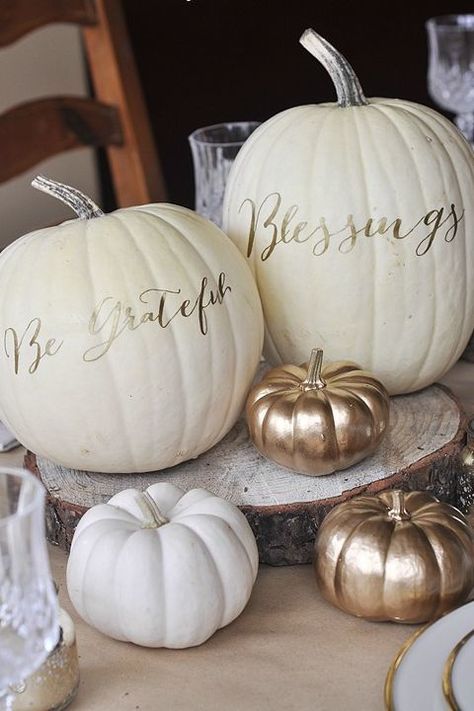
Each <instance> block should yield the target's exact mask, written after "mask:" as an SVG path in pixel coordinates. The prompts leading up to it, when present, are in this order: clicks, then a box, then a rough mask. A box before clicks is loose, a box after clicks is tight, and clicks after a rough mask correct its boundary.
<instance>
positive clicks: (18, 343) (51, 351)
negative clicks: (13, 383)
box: [3, 317, 63, 375]
mask: <svg viewBox="0 0 474 711" xmlns="http://www.w3.org/2000/svg"><path fill="white" fill-rule="evenodd" d="M41 328H42V323H41V319H40V318H37V317H36V318H32V319H31V321H30V322H29V323H28V325H27V327H26V328H25V330H24V331H23V333H22V335H21V336H20V337H19V336H18V332H17V330H16V329H15V328H11V327H10V328H7V329H5V332H4V334H3V349H4V351H5V355H6V357H7V358H11V357H13V368H14V371H15V375H18V373H19V371H20V366H21V362H22V356H23V357H27V358H31V359H32V360H31V361H30V362H29V365H28V373H30V374H33V373H36V371H37V370H38V367H39V365H40V363H41V361H42V360H43V358H44V357H45V356H55V355H56V353H57V352H58V351H59V349H60V348H61V346H62V345H63V341H60V342H59V343H58V342H57V339H56V338H48V339H47V340H46V342H44V341H42V340H40V335H41ZM28 352H29V355H28V356H26V353H28Z"/></svg>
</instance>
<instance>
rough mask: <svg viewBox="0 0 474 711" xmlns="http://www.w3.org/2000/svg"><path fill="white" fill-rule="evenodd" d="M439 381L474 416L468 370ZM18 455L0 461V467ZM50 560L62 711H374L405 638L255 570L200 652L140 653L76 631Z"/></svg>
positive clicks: (307, 571)
mask: <svg viewBox="0 0 474 711" xmlns="http://www.w3.org/2000/svg"><path fill="white" fill-rule="evenodd" d="M443 382H445V383H447V384H448V385H449V386H450V387H451V388H452V389H453V390H454V392H455V393H456V394H457V395H458V396H459V397H460V398H461V399H462V401H463V403H464V405H465V407H466V410H467V412H468V413H474V365H470V364H468V363H464V362H460V363H458V364H457V366H456V367H455V368H454V369H453V371H451V373H449V374H448V377H446V378H445V379H444V381H443ZM21 456H22V453H21V451H20V450H16V451H15V452H11V453H8V454H3V455H0V465H4V464H6V463H8V462H15V463H18V462H20V461H21ZM51 561H52V567H53V574H54V577H55V579H56V581H57V583H58V584H59V596H60V601H61V604H62V605H63V606H64V607H65V608H66V609H67V610H68V611H69V612H70V613H71V614H72V616H73V619H74V620H75V622H76V626H77V637H78V645H79V654H80V668H81V684H80V689H79V694H78V696H77V698H76V701H74V702H73V704H72V705H71V706H70V708H71V711H266V710H267V709H268V710H271V711H306V710H308V711H309V710H311V711H372V710H373V711H380V710H382V709H383V707H384V705H383V686H384V680H385V674H386V671H387V668H388V666H389V664H390V662H391V660H392V658H393V656H394V655H395V653H396V652H397V650H398V648H399V647H400V645H401V644H402V643H403V642H404V640H405V639H406V638H407V637H408V636H409V635H410V634H412V632H413V631H414V628H413V627H407V626H403V625H395V624H376V623H370V622H364V621H362V620H357V619H355V618H353V617H350V616H348V615H345V614H343V613H342V612H339V611H338V610H335V609H334V608H332V607H330V606H329V605H328V604H327V603H326V602H325V601H324V600H322V599H321V597H320V595H319V593H318V590H317V588H316V585H315V582H314V579H313V572H312V568H311V566H294V567H290V568H269V567H266V566H263V567H261V569H260V572H259V576H258V579H257V583H256V585H255V589H254V592H253V594H252V598H251V600H250V603H249V605H248V607H247V608H246V610H245V611H244V612H243V613H242V615H241V616H240V618H239V619H238V620H236V621H235V622H234V623H233V624H232V625H230V626H229V627H227V628H226V629H223V630H221V631H219V632H218V633H217V634H215V635H214V637H212V638H211V639H210V640H209V641H208V642H206V643H205V644H204V645H202V646H201V647H198V648H194V649H188V650H180V651H175V650H166V649H157V650H150V649H141V648H139V647H134V646H133V645H129V644H124V643H121V642H115V641H114V640H110V639H107V638H106V637H104V636H103V635H101V634H99V633H98V632H95V631H94V630H93V629H91V628H89V627H88V626H87V625H85V624H84V623H82V622H81V621H80V620H79V619H78V617H77V616H76V615H75V613H74V612H73V610H72V609H71V606H70V603H69V600H68V597H67V592H66V588H65V567H66V554H65V553H64V552H63V551H61V550H58V549H54V548H51ZM413 711H416V709H414V710H413Z"/></svg>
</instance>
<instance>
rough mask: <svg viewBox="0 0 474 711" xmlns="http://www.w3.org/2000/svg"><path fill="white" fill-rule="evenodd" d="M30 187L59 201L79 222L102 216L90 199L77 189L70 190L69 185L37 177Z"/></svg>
mask: <svg viewBox="0 0 474 711" xmlns="http://www.w3.org/2000/svg"><path fill="white" fill-rule="evenodd" d="M31 185H32V186H33V187H34V188H36V190H41V191H42V192H43V193H47V194H48V195H51V197H54V198H56V199H57V200H61V202H63V203H64V204H65V205H67V206H68V207H70V208H71V209H72V210H74V212H75V213H76V215H77V216H78V217H79V218H80V219H81V220H90V219H92V218H93V217H102V215H103V214H104V213H103V212H102V210H101V209H100V207H98V206H97V205H96V204H95V202H94V201H93V200H91V199H90V197H88V196H87V195H84V193H81V191H80V190H77V188H72V187H71V186H70V185H65V184H64V183H58V182H57V181H56V180H51V178H46V177H45V176H44V175H37V176H36V178H33V180H32V181H31Z"/></svg>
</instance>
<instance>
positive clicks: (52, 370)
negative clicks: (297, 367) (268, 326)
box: [0, 180, 263, 472]
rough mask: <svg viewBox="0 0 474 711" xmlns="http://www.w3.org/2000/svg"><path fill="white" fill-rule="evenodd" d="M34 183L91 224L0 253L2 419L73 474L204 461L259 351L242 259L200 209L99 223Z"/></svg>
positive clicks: (139, 210)
mask: <svg viewBox="0 0 474 711" xmlns="http://www.w3.org/2000/svg"><path fill="white" fill-rule="evenodd" d="M38 185H39V187H41V186H43V188H44V189H46V190H48V191H50V192H53V193H54V194H57V196H59V197H60V198H63V199H64V200H65V201H68V202H70V203H71V205H72V206H73V207H74V209H76V210H77V211H78V212H79V213H80V214H83V215H84V217H83V218H82V219H76V220H71V221H68V222H65V223H63V224H61V225H59V226H57V227H51V228H47V229H42V230H38V231H37V232H32V233H31V234H28V235H26V236H24V237H22V238H20V239H19V240H17V241H16V242H14V243H13V244H12V245H11V246H10V247H8V248H7V249H6V250H5V251H4V252H2V254H1V255H0V419H1V420H4V421H5V423H6V424H7V425H8V426H9V427H10V429H11V430H12V431H13V432H14V433H15V435H16V436H17V438H18V439H19V440H20V441H21V442H22V443H23V444H24V445H25V446H26V447H28V448H30V449H32V450H33V451H34V452H36V453H37V454H39V455H42V456H44V457H46V458H49V459H51V460H53V461H55V462H58V463H60V464H63V465H65V466H68V467H72V468H75V469H84V470H94V471H103V472H138V471H149V470H155V469H162V468H164V467H169V466H173V465H174V464H177V463H178V462H181V461H184V460H186V459H190V458H193V457H196V456H198V455H199V454H200V453H201V452H203V451H205V450H207V449H209V448H210V447H212V446H213V445H214V444H215V443H216V442H218V441H219V440H220V439H221V438H222V437H223V436H224V435H225V434H226V432H227V431H228V430H229V429H230V428H231V427H232V425H233V423H234V422H235V420H236V419H237V417H238V415H239V413H240V412H241V410H242V407H243V404H244V401H245V396H246V394H247V391H248V388H249V386H250V384H251V381H252V378H253V376H254V373H255V370H256V367H257V365H258V362H259V357H260V354H261V347H262V341H263V318H262V312H261V305H260V299H259V296H258V292H257V289H256V286H255V282H254V280H253V278H252V274H251V272H250V269H249V268H248V266H247V264H246V263H245V259H244V258H243V257H242V256H241V255H240V253H239V252H238V250H237V249H236V247H235V246H234V245H233V244H232V242H231V241H230V240H229V239H227V237H226V236H225V235H224V234H223V233H222V232H221V230H219V229H218V228H217V227H216V226H215V225H213V224H212V223H210V222H209V221H207V220H205V219H203V218H202V217H200V216H199V215H197V214H196V213H194V212H193V211H191V210H187V209H185V208H182V207H177V206H176V205H167V204H159V205H143V206H140V207H133V208H127V209H122V210H117V211H115V212H113V213H111V214H109V215H103V214H102V213H101V212H100V210H99V209H98V208H97V207H96V206H94V205H93V203H91V202H90V201H88V199H87V198H86V197H85V196H82V195H80V194H78V193H77V191H74V190H73V189H70V188H67V187H65V186H61V185H58V184H55V183H54V182H53V181H47V180H43V181H38ZM81 211H82V212H81ZM94 214H95V215H97V216H95V217H94V216H91V215H94ZM86 215H88V216H89V217H90V219H87V218H86Z"/></svg>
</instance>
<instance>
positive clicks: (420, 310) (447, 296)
mask: <svg viewBox="0 0 474 711" xmlns="http://www.w3.org/2000/svg"><path fill="white" fill-rule="evenodd" d="M301 42H302V44H303V45H304V46H305V48H306V49H308V50H309V51H310V52H311V53H312V54H314V56H315V57H317V59H319V61H320V62H321V63H322V64H323V65H324V66H325V68H326V69H327V70H328V71H329V73H330V75H331V78H332V79H333V81H334V83H335V85H336V89H337V93H338V103H337V104H336V103H323V104H315V105H309V106H298V107H295V108H291V109H288V110H286V111H283V112H282V113H280V114H278V115H276V116H274V117H273V118H271V119H270V120H269V121H267V122H266V123H264V124H263V125H262V126H260V127H259V128H258V129H257V130H256V131H255V132H254V133H253V134H252V135H251V136H250V138H249V139H248V141H247V142H246V143H245V145H244V146H243V148H242V150H241V151H240V152H239V155H238V156H237V159H236V161H235V164H234V166H233V168H232V172H231V175H230V177H229V181H228V183H227V189H226V196H225V205H224V231H225V232H226V233H227V234H228V235H229V236H230V237H231V239H233V240H234V242H235V243H236V244H237V246H238V247H239V249H240V250H241V251H242V252H243V253H244V254H245V255H246V256H247V257H248V260H249V263H250V265H251V267H252V269H253V272H254V275H255V277H256V280H257V285H258V288H259V291H260V296H261V299H262V304H263V310H264V316H265V326H266V334H265V336H266V346H265V350H266V355H267V357H268V359H269V360H270V361H271V362H273V363H281V362H283V363H301V362H303V361H304V360H305V358H307V354H308V353H309V352H310V351H311V349H312V348H313V347H314V344H315V343H318V344H320V345H321V346H322V347H323V348H324V350H325V353H326V355H327V358H328V359H329V360H331V361H337V360H343V359H344V358H350V359H351V360H354V361H355V362H356V363H359V365H360V366H361V367H363V368H364V369H365V370H370V371H371V372H373V373H374V374H375V375H376V377H377V378H378V379H379V380H381V381H382V382H383V383H384V385H385V386H386V387H387V389H388V390H389V392H390V393H391V394H398V393H405V392H411V391H413V390H418V389H420V388H422V387H425V386H426V385H429V384H430V383H432V382H433V381H434V380H436V379H437V378H440V377H441V376H442V375H443V374H444V373H445V372H446V371H447V370H448V369H449V368H450V367H451V366H452V365H453V364H454V363H455V362H456V360H457V359H458V358H459V356H460V355H461V353H462V351H463V350H464V348H465V346H466V343H467V341H468V339H469V336H470V334H471V333H472V330H473V328H474V289H473V288H472V284H473V281H474V239H473V233H474V153H473V151H472V148H471V147H470V146H469V144H468V142H467V141H466V140H465V139H464V137H463V136H462V135H461V133H460V132H459V131H458V130H457V129H456V127H455V126H454V125H453V124H452V123H451V122H450V121H448V120H447V119H446V118H445V117H444V116H441V115H440V114H439V113H437V112H435V111H433V110H431V109H429V108H427V107H426V106H421V105H419V104H414V103H412V102H410V101H403V100H398V99H380V98H376V99H366V97H365V96H364V94H363V93H362V89H361V87H360V84H359V81H358V79H357V77H356V75H355V74H354V71H353V70H352V68H351V67H350V65H349V64H348V62H347V61H346V60H345V59H344V57H343V56H342V55H341V54H339V52H337V50H336V49H335V48H334V47H332V46H331V45H330V44H329V43H328V42H326V40H324V39H323V38H322V37H320V36H319V35H317V34H316V33H315V32H314V31H313V30H307V31H306V32H305V33H304V34H303V36H302V38H301Z"/></svg>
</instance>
